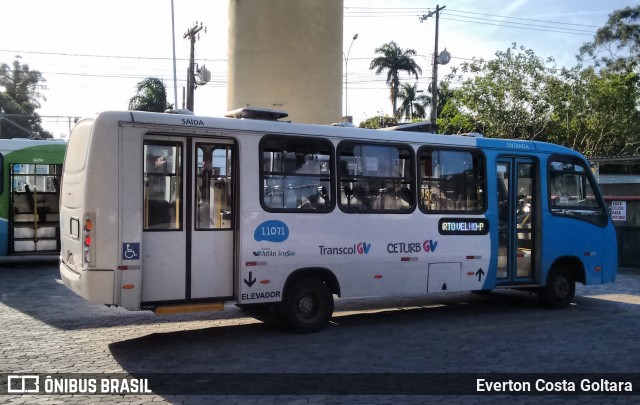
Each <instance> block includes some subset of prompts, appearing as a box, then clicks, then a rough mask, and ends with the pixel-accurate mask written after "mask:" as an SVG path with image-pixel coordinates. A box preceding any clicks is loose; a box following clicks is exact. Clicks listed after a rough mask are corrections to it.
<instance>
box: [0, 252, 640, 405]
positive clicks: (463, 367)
mask: <svg viewBox="0 0 640 405" xmlns="http://www.w3.org/2000/svg"><path fill="white" fill-rule="evenodd" d="M9 265H13V264H9ZM15 265H17V264H15ZM639 305H640V269H623V270H621V272H620V273H619V275H618V281H617V283H616V284H613V285H605V286H590V287H582V286H579V287H578V291H577V298H576V303H575V305H572V306H571V307H570V308H568V309H566V310H560V311H551V310H546V309H543V308H541V307H540V306H539V305H538V303H537V300H536V299H535V297H534V296H532V295H529V294H527V293H521V292H515V291H500V292H496V293H492V294H491V295H489V296H477V295H474V294H470V293H452V294H448V295H447V294H444V295H443V294H435V295H428V296H418V297H415V296H414V297H405V298H393V299H388V298H385V299H380V298H378V299H366V300H339V301H338V302H337V305H336V314H335V318H334V320H333V322H332V323H331V324H330V325H329V327H328V328H327V329H325V330H323V331H322V332H320V333H317V334H311V335H293V334H289V333H287V332H284V331H280V330H278V329H274V328H271V327H269V326H266V325H264V324H262V323H259V322H257V321H254V320H253V319H251V318H246V317H245V316H244V315H243V314H242V312H240V311H239V310H238V309H236V308H235V307H233V306H232V307H229V308H228V310H226V311H224V312H219V313H205V314H191V315H173V316H164V317H158V316H156V315H154V314H151V313H147V312H128V311H125V310H121V309H117V308H107V307H104V306H100V305H94V304H91V303H88V302H86V301H85V300H83V299H82V298H80V297H77V296H76V295H75V294H73V293H71V292H70V291H69V290H67V289H66V287H64V286H63V285H62V284H61V282H60V281H59V275H58V273H57V267H56V266H55V265H50V264H48V263H36V264H33V263H32V264H31V265H30V266H24V267H7V268H0V373H29V374H32V373H38V374H44V375H46V374H47V373H100V374H105V373H123V372H124V373H130V374H134V375H137V374H140V373H150V372H153V373H199V374H197V376H208V377H211V378H214V379H215V377H216V374H208V373H221V374H222V375H227V374H228V373H243V374H241V375H240V376H244V377H242V378H243V379H242V380H241V379H239V380H238V381H239V384H240V382H241V383H242V384H246V383H248V382H250V381H248V380H247V378H246V376H247V375H248V376H250V377H254V376H255V377H256V378H259V376H257V375H255V374H245V373H320V374H309V375H311V376H314V377H318V376H320V378H323V377H322V376H328V377H327V378H325V379H324V380H323V381H325V383H329V381H330V378H329V377H331V376H335V374H332V373H388V374H386V375H388V376H390V378H392V377H393V376H396V377H397V373H487V375H489V376H490V375H492V374H491V373H563V374H562V375H564V373H582V372H587V373H595V374H596V375H602V373H640V350H638V341H639V340H640V316H639V309H640V306H639ZM218 375H220V374H218ZM363 375H364V376H365V377H366V376H368V375H369V374H356V376H361V377H362V376H363ZM382 375H385V374H382ZM494 375H495V374H494ZM276 376H277V378H282V379H286V378H287V376H286V375H282V374H276ZM299 376H300V375H298V374H293V375H291V376H290V377H291V378H292V379H295V378H299ZM637 376H638V374H636V377H637ZM350 381H351V382H350ZM354 381H356V380H348V379H345V380H344V381H334V382H333V384H335V386H336V389H339V388H340V387H343V388H344V387H345V386H347V387H348V386H349V384H352V383H353V382H354ZM372 381H373V383H374V384H375V383H376V381H375V380H372ZM280 382H282V381H280ZM360 382H362V381H360ZM636 389H637V387H636ZM636 392H637V391H636ZM394 394H396V395H358V396H356V395H348V396H341V395H326V393H324V394H323V395H278V396H276V395H218V396H209V395H199V396H187V395H170V394H161V395H157V394H153V395H139V396H135V395H129V396H99V395H93V396H49V397H47V396H44V395H37V396H8V395H0V403H12V404H13V403H15V404H18V403H35V402H43V403H44V402H47V403H96V402H103V403H112V402H120V403H132V404H144V403H162V402H169V403H226V404H235V403H255V404H263V403H290V404H304V403H373V404H387V403H389V404H391V403H393V404H397V403H416V404H417V403H427V402H428V403H433V402H436V403H494V402H496V401H498V402H507V403H514V402H515V403H540V402H548V403H565V402H566V403H598V404H600V403H616V404H618V403H634V402H635V403H637V401H638V399H640V397H638V396H635V397H629V396H627V397H625V396H602V395H598V396H586V395H581V396H553V395H546V396H477V395H476V396H468V395H465V396H445V395H441V396H429V397H424V396H413V395H411V396H406V395H397V393H394Z"/></svg>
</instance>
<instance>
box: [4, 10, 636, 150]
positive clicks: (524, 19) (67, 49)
mask: <svg viewBox="0 0 640 405" xmlns="http://www.w3.org/2000/svg"><path fill="white" fill-rule="evenodd" d="M255 1H266V0H255ZM301 1H304V0H301ZM327 1H332V0H327ZM171 3H172V2H171V0H109V1H97V0H63V1H51V0H21V1H14V0H0V9H2V10H3V13H2V14H3V18H2V23H1V24H0V62H3V63H8V64H11V63H12V62H13V60H14V58H15V56H16V55H20V56H21V62H22V63H24V64H28V65H29V68H30V69H32V70H38V71H40V72H41V73H42V75H43V76H44V78H45V79H46V82H45V83H44V85H45V86H46V88H45V89H43V90H42V93H43V94H44V96H45V97H46V100H41V105H42V107H41V108H39V109H38V110H37V112H38V113H39V114H40V115H41V116H42V117H43V127H44V128H45V129H47V130H48V131H50V132H52V133H53V135H54V136H55V137H56V138H60V137H65V136H67V135H68V133H69V131H70V128H71V127H72V126H73V121H74V119H75V118H76V117H87V116H93V115H95V114H96V113H97V112H99V111H104V110H126V109H127V107H128V102H129V99H130V98H131V97H133V96H134V95H135V93H136V84H137V83H138V82H139V81H141V80H143V79H144V78H146V77H151V76H154V77H159V78H161V79H162V80H163V81H164V82H165V84H166V86H167V91H168V101H169V102H170V103H172V104H173V103H174V100H176V99H177V101H178V107H182V99H183V96H182V94H183V87H185V85H186V76H187V67H188V59H189V41H188V40H187V39H184V38H183V35H184V33H185V32H186V31H187V30H188V29H189V28H191V27H193V26H194V24H202V25H204V26H205V27H206V32H205V30H202V31H201V32H200V36H199V40H198V41H197V42H196V45H195V60H196V63H197V64H198V65H199V66H205V67H206V68H207V69H208V70H209V71H211V76H212V78H211V81H210V82H209V83H208V84H206V85H204V86H199V87H198V88H197V89H196V91H195V108H194V109H195V111H196V113H197V114H198V115H209V116H222V115H223V114H224V113H225V111H226V110H227V108H226V96H227V92H226V82H227V66H226V64H227V38H228V3H227V0H174V1H173V7H174V8H173V10H174V13H173V22H174V27H175V53H176V72H177V90H178V91H177V93H178V94H177V98H176V97H175V96H174V95H175V93H174V77H173V40H172V37H173V31H172V12H171ZM637 4H638V3H637V1H633V0H553V1H552V0H484V1H477V0H449V1H445V0H439V1H427V0H344V26H343V27H344V28H343V38H344V39H343V49H344V53H345V54H346V53H347V52H348V50H349V47H350V46H351V49H350V52H349V54H348V64H347V66H348V69H347V72H346V75H347V81H348V104H349V105H348V111H349V114H350V115H352V116H353V117H354V123H355V124H356V125H357V124H358V123H359V122H360V121H362V120H364V119H365V118H367V117H371V116H376V115H379V114H391V102H390V101H389V90H388V87H387V85H386V83H385V79H386V75H385V74H383V75H380V76H376V75H375V74H374V72H373V71H372V70H370V69H369V64H370V62H371V60H372V59H373V58H374V57H375V56H376V54H375V52H374V50H375V49H376V48H378V47H380V46H381V45H383V44H384V43H387V42H390V41H395V42H396V43H398V45H399V46H400V47H402V48H403V49H414V50H415V51H416V52H417V56H416V57H415V60H416V62H417V63H418V65H420V66H421V67H422V71H423V75H422V76H421V77H420V78H419V80H418V81H417V85H418V88H419V89H423V90H426V89H427V87H428V84H429V83H430V81H431V74H432V73H431V71H432V69H431V61H432V54H433V49H434V43H435V20H434V18H433V17H430V18H427V19H426V20H425V21H423V22H420V18H419V17H420V16H422V15H424V14H427V13H428V12H429V11H430V10H434V9H435V7H436V6H437V5H439V6H440V7H443V6H444V7H445V8H444V9H443V10H442V11H441V14H440V26H439V50H443V49H445V48H446V49H447V51H449V52H450V54H451V57H452V58H451V62H450V63H449V64H448V65H440V66H439V72H438V77H439V78H442V77H443V76H444V75H446V74H447V73H448V72H449V69H450V67H452V66H456V65H459V64H461V63H463V62H465V61H468V60H470V59H471V58H473V57H477V58H480V57H481V58H484V59H490V58H492V57H493V56H494V55H495V53H496V52H497V51H505V50H506V49H507V48H509V47H510V46H511V44H512V43H514V42H515V43H517V44H518V45H519V46H520V45H522V46H524V47H526V48H528V49H531V50H533V51H534V52H535V54H536V55H537V56H539V57H542V58H544V59H546V58H548V57H553V58H554V60H555V64H556V66H558V67H560V66H565V67H572V66H575V65H576V63H577V62H576V57H575V55H576V54H577V53H578V49H579V47H580V45H582V44H583V43H584V42H587V41H590V40H592V39H593V36H594V35H595V32H596V30H597V29H598V28H599V27H601V26H602V25H604V24H605V23H606V21H607V17H608V15H609V14H610V13H611V12H613V11H614V10H617V9H622V8H624V7H627V6H634V5H637ZM356 33H357V34H358V38H357V39H356V40H355V41H353V40H352V38H353V36H354V34H356ZM352 42H353V44H352ZM343 68H344V65H343ZM401 79H402V81H403V82H404V81H406V82H409V83H414V82H415V78H411V77H409V76H406V75H404V76H402V77H401ZM343 93H344V92H343ZM343 99H344V94H343ZM343 111H344V106H343Z"/></svg>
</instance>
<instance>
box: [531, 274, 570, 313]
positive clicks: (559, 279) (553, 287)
mask: <svg viewBox="0 0 640 405" xmlns="http://www.w3.org/2000/svg"><path fill="white" fill-rule="evenodd" d="M575 295H576V282H575V280H574V279H573V277H571V275H570V273H569V272H568V271H566V270H565V269H556V270H552V271H551V273H550V274H549V277H548V278H547V285H546V286H545V287H543V288H541V289H540V290H539V292H538V297H539V298H540V300H541V301H542V302H543V303H544V304H545V305H546V306H547V307H548V308H551V309H561V308H566V307H568V306H569V305H570V304H571V302H572V301H573V297H574V296H575Z"/></svg>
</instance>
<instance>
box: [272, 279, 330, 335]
mask: <svg viewBox="0 0 640 405" xmlns="http://www.w3.org/2000/svg"><path fill="white" fill-rule="evenodd" d="M332 314H333V295H332V294H331V292H330V291H329V288H328V287H327V285H326V284H325V283H323V282H322V281H320V280H316V279H306V280H300V281H297V282H296V283H295V284H294V285H292V286H291V288H289V290H288V291H287V293H286V295H285V300H284V315H285V317H286V320H287V322H288V324H289V327H290V328H291V329H292V330H293V331H294V332H297V333H311V332H317V331H319V330H320V329H322V328H323V327H325V326H326V325H327V323H329V319H331V315H332Z"/></svg>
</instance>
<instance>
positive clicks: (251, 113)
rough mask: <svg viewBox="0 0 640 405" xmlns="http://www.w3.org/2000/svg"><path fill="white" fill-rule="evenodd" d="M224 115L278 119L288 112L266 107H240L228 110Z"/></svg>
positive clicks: (256, 118) (287, 114)
mask: <svg viewBox="0 0 640 405" xmlns="http://www.w3.org/2000/svg"><path fill="white" fill-rule="evenodd" d="M224 116H225V117H228V118H244V119H249V120H262V121H278V120H279V119H280V118H284V117H288V116H289V113H288V112H286V111H282V110H271V109H268V108H258V107H242V108H238V109H235V110H231V111H228V112H227V113H226V114H225V115H224Z"/></svg>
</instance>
